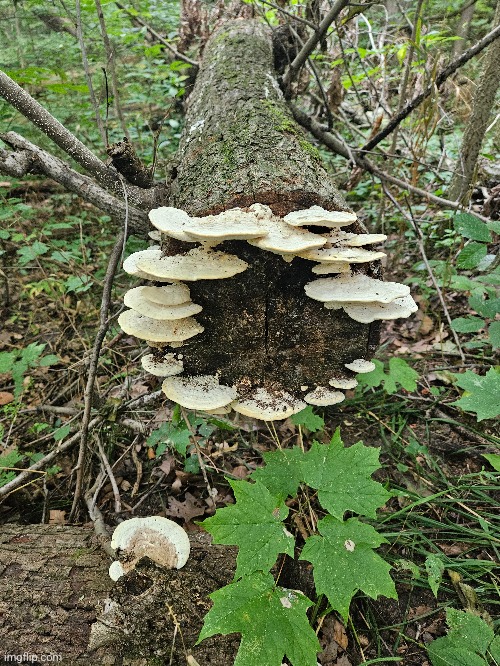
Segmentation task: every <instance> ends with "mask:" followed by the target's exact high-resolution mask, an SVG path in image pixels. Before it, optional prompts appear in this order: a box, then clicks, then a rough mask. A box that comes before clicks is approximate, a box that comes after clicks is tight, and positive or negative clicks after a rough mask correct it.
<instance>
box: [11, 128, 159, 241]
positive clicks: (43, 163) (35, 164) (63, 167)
mask: <svg viewBox="0 0 500 666" xmlns="http://www.w3.org/2000/svg"><path fill="white" fill-rule="evenodd" d="M0 138H1V139H2V140H3V141H5V143H7V144H8V145H9V146H11V147H12V148H14V149H15V150H17V151H18V152H16V153H9V152H8V151H6V150H3V149H0V172H3V173H6V174H8V175H9V176H12V177H14V178H21V177H22V176H25V175H26V174H28V173H41V174H44V175H45V176H48V177H49V178H52V179H53V180H55V181H56V182H57V183H60V184H61V185H62V186H63V187H65V188H66V189H67V190H68V191H70V192H74V193H75V194H78V195H79V196H81V197H82V199H85V201H88V202H89V203H91V204H93V205H94V206H96V208H99V210H102V211H104V212H105V213H107V214H108V215H110V216H111V217H114V218H117V219H124V218H125V213H126V206H125V203H124V202H123V200H122V199H119V198H117V197H114V196H113V195H112V194H110V193H109V192H107V191H106V190H104V189H102V188H101V187H99V185H97V184H96V182H95V181H94V180H93V179H92V178H89V176H85V175H83V174H81V173H78V172H77V171H74V170H73V169H71V168H70V167H69V166H68V164H66V162H63V161H62V160H60V159H59V158H58V157H55V156H54V155H51V154H50V153H48V152H47V151H45V150H42V149H41V148H39V147H38V146H35V144H33V143H31V142H30V141H27V140H26V139H24V138H23V137H22V136H20V135H19V134H16V133H15V132H8V133H7V134H1V135H0ZM120 189H121V185H120ZM131 189H132V188H131ZM153 192H154V190H149V191H148V194H149V193H153ZM152 207H153V205H151V208H152ZM129 221H130V230H131V231H133V232H135V233H145V232H146V230H147V229H148V226H149V223H148V218H147V215H146V213H145V212H144V211H143V210H140V209H139V208H135V207H134V208H130V207H129Z"/></svg>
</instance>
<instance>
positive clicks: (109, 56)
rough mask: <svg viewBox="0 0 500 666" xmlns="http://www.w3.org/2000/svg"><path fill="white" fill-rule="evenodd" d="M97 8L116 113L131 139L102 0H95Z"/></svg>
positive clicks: (125, 132) (123, 129)
mask: <svg viewBox="0 0 500 666" xmlns="http://www.w3.org/2000/svg"><path fill="white" fill-rule="evenodd" d="M95 8H96V11H97V16H98V18H99V26H100V28H101V35H102V41H103V43H104V49H105V51H106V62H107V67H108V68H109V71H110V74H111V90H112V92H113V106H114V107H115V113H116V115H117V116H118V119H119V121H120V125H121V128H122V132H123V134H124V135H125V136H126V138H127V139H128V140H129V141H130V135H129V133H128V129H127V123H126V122H125V117H124V115H123V111H122V108H121V105H120V94H119V92H118V79H117V77H116V67H115V50H114V47H113V44H112V43H111V40H110V39H109V35H108V31H107V29H106V22H105V20H104V12H103V11H102V5H101V0H95Z"/></svg>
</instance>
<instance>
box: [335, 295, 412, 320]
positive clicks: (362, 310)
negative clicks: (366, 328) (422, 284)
mask: <svg viewBox="0 0 500 666" xmlns="http://www.w3.org/2000/svg"><path fill="white" fill-rule="evenodd" d="M342 307H343V308H344V310H345V312H347V314H348V315H349V317H351V319H354V320H355V321H360V322H361V323H362V324H369V323H370V322H372V321H375V320H377V319H400V318H402V319H405V318H406V317H409V316H410V315H411V314H412V313H413V312H416V311H417V310H418V305H417V304H416V303H415V301H414V300H413V298H412V297H411V296H403V298H396V299H395V300H394V301H391V302H390V303H362V304H360V303H343V304H342Z"/></svg>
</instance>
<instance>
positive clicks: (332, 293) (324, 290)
mask: <svg viewBox="0 0 500 666" xmlns="http://www.w3.org/2000/svg"><path fill="white" fill-rule="evenodd" d="M304 289H305V292H306V294H307V295H308V296H309V298H313V299H314V300H316V301H326V302H329V303H332V302H334V303H341V304H342V303H345V302H346V301H348V302H349V303H390V302H391V301H394V300H396V298H402V297H403V296H408V294H409V293H410V287H408V286H407V285H405V284H399V283H398V282H383V281H382V280H375V279H373V278H371V277H368V276H367V275H363V274H361V273H358V274H356V275H341V276H340V277H334V278H320V279H319V280H314V281H313V282H309V283H308V284H306V285H305V287H304Z"/></svg>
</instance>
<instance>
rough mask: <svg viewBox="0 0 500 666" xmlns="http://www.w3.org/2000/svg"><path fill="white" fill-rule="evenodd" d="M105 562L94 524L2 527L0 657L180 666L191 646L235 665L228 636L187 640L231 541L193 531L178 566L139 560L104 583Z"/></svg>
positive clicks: (225, 665) (224, 577) (230, 558)
mask: <svg viewBox="0 0 500 666" xmlns="http://www.w3.org/2000/svg"><path fill="white" fill-rule="evenodd" d="M108 566H109V558H108V557H107V556H106V555H105V554H104V553H103V552H102V551H101V549H100V547H99V544H98V542H97V539H96V537H95V535H94V532H93V531H92V530H89V529H85V528H83V527H82V528H79V527H63V526H56V525H4V526H2V528H1V529H0V661H2V663H3V661H5V662H9V661H11V662H12V663H39V662H40V663H41V662H44V663H45V662H47V663H56V664H57V663H62V664H64V665H65V666H83V665H86V666H88V665H89V664H92V666H98V665H100V664H103V665H104V664H113V663H114V664H119V663H122V662H121V661H120V659H121V658H122V657H123V658H124V659H125V662H124V663H126V664H128V665H129V666H157V665H158V664H160V663H161V664H163V663H169V662H168V661H167V662H165V661H164V659H165V658H167V657H168V658H170V655H171V657H172V662H171V663H172V664H173V665H178V666H181V665H185V664H186V654H187V653H189V654H193V655H194V656H195V658H196V659H197V660H198V661H199V662H200V663H201V664H205V663H207V664H208V663H210V664H213V665H214V666H229V664H231V663H233V661H234V658H235V656H236V652H237V649H238V643H239V640H238V637H236V636H230V637H222V636H216V637H214V638H211V639H208V640H206V641H203V643H202V644H201V645H200V646H197V647H193V646H194V644H195V643H196V640H197V638H198V635H199V632H200V629H201V625H202V622H203V617H204V615H205V613H206V612H207V611H208V609H209V607H210V600H209V599H208V595H209V594H210V593H211V592H213V591H214V590H216V589H218V588H220V587H222V586H224V585H227V584H228V583H229V582H230V581H231V579H232V576H233V571H234V568H235V552H234V549H233V548H227V547H223V546H210V544H209V538H208V537H207V535H206V534H198V535H195V536H193V537H192V538H191V556H190V558H189V560H188V563H187V564H186V566H185V567H184V568H183V569H182V570H180V571H178V570H177V569H174V570H172V571H165V570H164V569H159V568H158V567H157V566H155V565H154V564H153V563H152V562H151V561H149V560H143V561H142V563H141V564H140V565H139V566H138V567H137V569H136V570H134V571H133V572H131V573H130V574H129V575H128V576H127V577H126V578H124V579H121V580H120V581H119V582H118V583H116V584H115V585H114V587H113V589H112V590H111V587H112V581H111V579H110V578H109V576H108ZM89 643H90V645H89ZM42 655H43V656H42ZM113 657H114V659H113ZM111 659H112V660H111Z"/></svg>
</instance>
